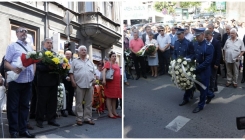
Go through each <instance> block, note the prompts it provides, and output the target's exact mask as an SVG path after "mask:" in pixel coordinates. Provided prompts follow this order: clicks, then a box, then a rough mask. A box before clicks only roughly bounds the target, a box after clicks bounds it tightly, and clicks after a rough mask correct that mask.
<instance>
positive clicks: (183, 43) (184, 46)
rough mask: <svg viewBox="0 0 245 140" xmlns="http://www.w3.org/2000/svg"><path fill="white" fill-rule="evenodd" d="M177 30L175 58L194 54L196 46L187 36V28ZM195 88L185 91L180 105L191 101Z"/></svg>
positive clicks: (173, 56)
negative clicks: (194, 46)
mask: <svg viewBox="0 0 245 140" xmlns="http://www.w3.org/2000/svg"><path fill="white" fill-rule="evenodd" d="M175 29H176V30H177V33H176V35H177V37H178V40H177V41H175V43H174V44H175V45H174V50H173V55H172V58H173V59H175V60H176V59H177V58H178V57H186V56H189V57H190V56H192V55H194V48H193V45H192V43H191V42H190V41H189V40H187V39H186V38H185V34H184V32H185V29H181V28H175ZM193 92H194V89H193V88H191V89H188V90H186V91H185V94H184V98H183V101H182V103H180V104H179V106H183V105H185V104H187V103H188V102H189V99H190V97H191V96H193Z"/></svg>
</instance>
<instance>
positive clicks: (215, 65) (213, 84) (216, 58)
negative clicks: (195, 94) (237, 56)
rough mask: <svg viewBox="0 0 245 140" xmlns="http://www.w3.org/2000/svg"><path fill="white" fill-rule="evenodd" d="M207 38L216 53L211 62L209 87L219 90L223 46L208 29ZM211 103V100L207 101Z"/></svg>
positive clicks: (213, 90) (212, 89)
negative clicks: (219, 69) (219, 70)
mask: <svg viewBox="0 0 245 140" xmlns="http://www.w3.org/2000/svg"><path fill="white" fill-rule="evenodd" d="M204 34H205V38H206V41H207V42H208V43H210V44H212V45H213V46H214V54H213V60H212V63H211V71H212V72H211V78H210V85H209V89H210V90H211V91H212V92H215V91H218V86H217V71H218V67H219V64H220V58H221V47H220V41H219V40H217V39H215V38H213V34H212V32H211V31H209V30H207V31H205V33H204ZM207 103H209V102H207Z"/></svg>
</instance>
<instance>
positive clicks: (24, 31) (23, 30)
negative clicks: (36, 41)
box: [17, 29, 28, 33]
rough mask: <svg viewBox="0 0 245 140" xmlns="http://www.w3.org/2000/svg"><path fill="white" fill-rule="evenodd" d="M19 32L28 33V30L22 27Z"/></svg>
mask: <svg viewBox="0 0 245 140" xmlns="http://www.w3.org/2000/svg"><path fill="white" fill-rule="evenodd" d="M17 32H21V33H28V31H27V30H26V29H20V30H19V31H17Z"/></svg>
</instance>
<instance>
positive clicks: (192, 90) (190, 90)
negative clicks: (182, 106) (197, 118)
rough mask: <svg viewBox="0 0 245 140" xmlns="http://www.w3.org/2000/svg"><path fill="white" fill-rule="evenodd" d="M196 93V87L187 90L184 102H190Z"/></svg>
mask: <svg viewBox="0 0 245 140" xmlns="http://www.w3.org/2000/svg"><path fill="white" fill-rule="evenodd" d="M194 91H195V88H194V87H192V88H190V89H187V90H186V91H185V94H184V97H183V100H185V101H189V100H190V96H191V94H192V92H194Z"/></svg>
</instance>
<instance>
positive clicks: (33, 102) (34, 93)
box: [30, 82, 37, 116]
mask: <svg viewBox="0 0 245 140" xmlns="http://www.w3.org/2000/svg"><path fill="white" fill-rule="evenodd" d="M36 107H37V87H36V85H35V84H34V83H33V82H32V96H31V107H30V116H32V115H34V116H35V115H36Z"/></svg>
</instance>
